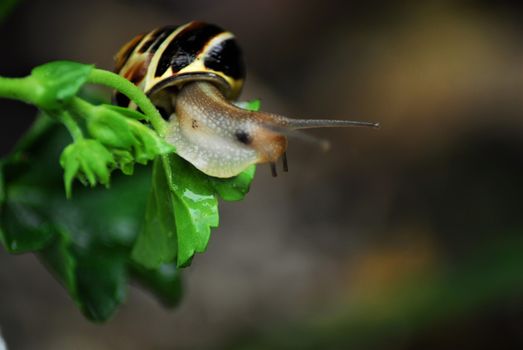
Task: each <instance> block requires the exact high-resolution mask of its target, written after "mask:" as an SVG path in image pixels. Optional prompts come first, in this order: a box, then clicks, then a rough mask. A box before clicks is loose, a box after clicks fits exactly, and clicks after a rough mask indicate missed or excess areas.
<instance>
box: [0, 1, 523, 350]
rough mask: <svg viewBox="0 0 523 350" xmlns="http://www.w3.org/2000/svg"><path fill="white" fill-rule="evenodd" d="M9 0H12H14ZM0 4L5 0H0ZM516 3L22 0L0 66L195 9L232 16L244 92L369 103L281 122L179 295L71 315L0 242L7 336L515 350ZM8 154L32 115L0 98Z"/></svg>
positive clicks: (520, 323)
mask: <svg viewBox="0 0 523 350" xmlns="http://www.w3.org/2000/svg"><path fill="white" fill-rule="evenodd" d="M8 2H12V1H8ZM4 3H6V2H5V0H4ZM522 10H523V5H522V4H521V3H519V2H511V1H496V2H492V1H422V2H417V1H392V2H390V1H389V2H380V1H333V0H332V1H331V0H321V1H319V0H310V1H307V2H304V1H297V0H288V1H276V0H263V1H262V0H254V1H239V0H224V1H210V0H207V1H204V0H192V1H175V0H154V1H139V0H105V1H101V0H91V1H65V0H56V1H52V2H50V1H44V0H33V1H28V0H27V1H20V2H19V3H18V4H16V5H15V6H14V7H13V8H12V11H11V13H10V15H9V16H7V17H6V18H5V19H4V21H3V22H2V23H1V24H0V37H1V38H2V41H1V43H2V44H1V52H2V54H1V55H0V75H4V76H23V75H26V74H28V73H29V71H30V69H31V68H32V67H34V66H36V65H39V64H42V63H45V62H48V61H51V60H56V59H70V60H77V61H80V62H85V63H94V64H96V65H97V66H98V67H101V68H106V69H112V57H113V55H114V54H115V53H116V52H117V50H118V49H119V47H120V46H121V45H122V44H124V43H125V42H126V41H127V40H129V39H130V38H132V37H133V36H134V35H136V34H137V33H141V32H145V31H149V30H150V29H152V28H155V27H158V26H161V25H165V24H181V23H185V22H187V21H190V20H193V19H199V20H204V21H208V22H213V23H216V24H219V25H220V26H222V27H224V28H227V29H229V30H230V31H232V32H233V33H235V34H236V36H237V38H238V40H239V42H240V44H241V46H242V48H243V52H244V56H245V61H246V64H247V81H246V85H245V88H244V93H243V95H242V99H251V98H260V99H261V100H262V108H263V109H264V110H267V111H273V112H279V113H282V114H287V115H290V116H310V117H327V116H334V117H341V118H346V119H356V120H369V121H379V122H380V123H381V125H382V127H381V129H380V130H378V131H376V130H365V129H344V130H341V129H340V130H334V129H330V130H318V131H314V132H312V133H313V134H314V135H317V136H319V137H322V138H326V139H329V140H331V143H332V148H331V151H329V152H327V153H324V152H322V151H320V150H319V149H317V148H316V147H315V146H314V145H310V144H307V143H303V142H301V141H300V140H291V143H290V147H289V153H288V155H289V163H290V164H289V166H290V172H289V173H288V174H281V175H280V176H279V177H277V178H272V177H271V175H270V170H269V168H268V166H259V167H258V170H257V176H256V178H255V181H254V182H253V185H252V188H251V192H250V194H249V195H248V196H247V198H246V200H244V201H243V202H241V203H223V204H222V205H221V208H220V209H221V220H220V221H221V226H220V228H218V229H216V230H214V231H213V233H212V238H211V241H210V244H209V247H208V250H207V252H206V253H205V254H200V255H197V256H196V257H195V259H194V260H193V264H192V266H191V267H189V268H187V269H185V270H184V271H183V273H184V276H183V277H184V289H185V297H184V299H183V301H182V303H181V305H180V306H179V307H178V308H177V309H174V310H167V309H164V308H163V307H162V306H160V305H159V304H158V303H157V302H156V301H155V300H154V299H153V298H152V297H150V296H149V295H148V294H147V293H146V292H144V291H142V290H140V289H138V288H131V290H130V291H129V296H128V300H127V302H126V303H125V304H124V305H123V307H122V308H121V309H120V311H119V312H118V313H117V314H116V316H115V317H114V318H113V319H112V320H110V321H109V322H107V323H106V324H104V325H94V324H92V323H90V322H88V321H87V320H85V319H84V318H83V316H82V315H81V314H80V312H79V311H78V310H77V309H76V307H75V305H74V304H73V302H72V301H71V300H70V299H69V297H68V296H67V294H66V292H65V290H64V289H62V287H61V286H60V285H59V284H58V283H57V282H56V281H55V280H54V279H53V277H52V276H51V275H50V274H49V273H48V272H47V270H45V268H44V267H43V266H42V265H40V263H39V262H38V260H37V259H36V258H35V257H34V256H33V255H30V254H26V255H20V256H12V255H8V254H7V253H6V252H5V251H4V250H2V248H0V266H1V269H0V329H1V330H2V334H3V336H4V338H5V340H6V342H7V344H8V346H9V347H10V348H12V349H72V348H74V349H288V348H291V349H292V348H297V349H307V348H308V349H346V348H347V349H348V348H352V349H455V348H461V349H493V348H496V349H522V348H523V213H522V208H523V206H522V205H521V198H523V185H522V179H523V137H522V136H523V40H522V38H523V12H522ZM0 111H1V115H2V122H3V123H2V127H0V145H1V154H2V155H5V154H7V153H8V152H9V150H10V149H11V147H12V146H13V144H14V142H15V141H16V140H17V139H18V138H19V137H20V136H21V135H22V134H23V133H24V131H25V130H26V129H27V128H28V126H29V125H30V123H31V122H32V120H33V118H34V116H35V110H34V109H33V108H31V107H29V106H24V105H22V104H20V103H16V102H12V101H6V100H0Z"/></svg>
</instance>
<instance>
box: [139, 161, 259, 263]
mask: <svg viewBox="0 0 523 350" xmlns="http://www.w3.org/2000/svg"><path fill="white" fill-rule="evenodd" d="M254 170H255V167H254V166H252V167H250V168H249V169H248V170H246V171H245V172H243V173H242V174H240V175H238V176H236V177H233V178H229V179H218V178H213V177H209V176H207V175H205V174H203V173H202V172H200V171H199V170H198V169H196V168H195V167H194V166H192V165H191V164H190V163H188V162H187V161H185V160H184V159H182V158H180V157H179V156H177V155H171V156H168V157H167V156H164V157H162V158H161V159H157V160H156V161H155V164H154V170H153V188H152V191H151V194H150V195H149V201H148V204H147V211H146V216H145V226H144V229H143V231H142V233H141V234H140V236H139V237H138V239H137V241H136V244H135V246H134V248H133V254H132V256H133V259H134V260H135V261H136V262H137V263H139V264H141V265H143V266H145V267H147V268H157V267H158V266H160V265H161V264H163V263H168V262H171V261H173V260H174V259H176V262H177V265H178V266H186V265H188V264H190V262H191V259H192V257H193V255H194V254H195V253H201V252H203V251H205V249H206V247H207V244H208V241H209V238H210V229H211V227H217V226H218V222H219V220H218V198H217V197H218V195H220V196H221V197H222V198H223V199H225V200H240V199H242V198H243V196H244V195H245V194H246V193H247V191H248V190H249V185H250V182H251V180H252V178H253V176H254Z"/></svg>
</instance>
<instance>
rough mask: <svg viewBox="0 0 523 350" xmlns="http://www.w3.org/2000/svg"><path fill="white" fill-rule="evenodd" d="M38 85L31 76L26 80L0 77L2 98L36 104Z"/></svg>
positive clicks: (0, 94) (0, 95)
mask: <svg viewBox="0 0 523 350" xmlns="http://www.w3.org/2000/svg"><path fill="white" fill-rule="evenodd" d="M37 90H38V85H37V84H35V83H34V81H33V78H32V77H31V76H29V77H25V78H5V77H0V97H5V98H11V99H15V100H19V101H23V102H26V103H30V104H36V99H37V96H38V95H39V93H38V92H39V91H37Z"/></svg>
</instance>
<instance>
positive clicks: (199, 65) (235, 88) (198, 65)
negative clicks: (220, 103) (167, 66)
mask: <svg viewBox="0 0 523 350" xmlns="http://www.w3.org/2000/svg"><path fill="white" fill-rule="evenodd" d="M233 38H234V34H232V33H231V32H223V33H220V34H218V35H216V36H215V37H214V38H212V39H211V40H209V41H208V42H207V44H206V45H205V48H204V49H203V50H202V51H201V52H200V54H199V55H198V56H197V57H196V59H195V60H194V61H193V62H191V64H189V65H188V66H187V67H184V68H183V69H181V70H180V71H179V73H180V74H183V73H191V72H204V71H206V72H210V73H214V74H216V75H218V76H219V77H221V78H223V79H225V81H226V82H227V84H229V86H230V87H231V92H232V95H233V97H236V96H237V95H238V94H239V92H240V89H241V86H242V85H243V80H241V79H239V80H236V79H233V78H232V77H230V76H228V75H226V74H224V73H223V72H220V71H216V70H213V69H210V68H208V67H206V66H205V64H204V60H205V57H206V56H207V55H208V54H209V51H211V50H212V49H213V48H214V47H215V46H216V45H218V44H220V43H221V42H223V41H225V40H229V39H233Z"/></svg>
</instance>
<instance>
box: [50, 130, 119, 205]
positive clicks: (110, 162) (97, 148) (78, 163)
mask: <svg viewBox="0 0 523 350" xmlns="http://www.w3.org/2000/svg"><path fill="white" fill-rule="evenodd" d="M60 165H61V166H62V168H64V182H65V191H66V194H67V197H68V198H69V197H71V192H72V183H73V180H74V179H75V178H80V179H81V180H84V182H86V183H88V184H89V185H91V187H94V186H95V185H96V183H97V182H99V183H101V184H103V185H106V186H108V185H109V175H110V172H111V171H110V169H111V168H112V167H114V165H115V161H114V158H113V155H112V154H111V152H109V151H108V150H107V148H105V147H104V146H103V145H102V144H101V143H100V142H99V141H97V140H79V141H76V142H75V143H73V144H70V145H69V146H67V147H66V148H65V149H64V151H63V152H62V155H61V156H60Z"/></svg>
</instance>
